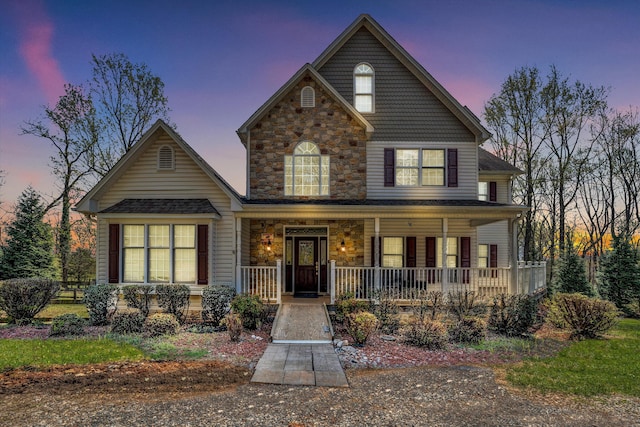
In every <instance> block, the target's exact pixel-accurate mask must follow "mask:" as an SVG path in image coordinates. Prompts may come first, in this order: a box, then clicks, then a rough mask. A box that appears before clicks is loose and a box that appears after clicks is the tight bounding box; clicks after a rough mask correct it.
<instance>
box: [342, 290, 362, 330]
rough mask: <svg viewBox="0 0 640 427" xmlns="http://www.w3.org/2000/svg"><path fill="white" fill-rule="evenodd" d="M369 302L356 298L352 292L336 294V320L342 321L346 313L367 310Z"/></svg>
mask: <svg viewBox="0 0 640 427" xmlns="http://www.w3.org/2000/svg"><path fill="white" fill-rule="evenodd" d="M368 309H369V303H368V302H367V301H363V300H357V299H356V298H355V296H354V295H353V293H352V292H347V293H344V294H340V295H338V297H337V298H336V321H338V322H340V323H342V322H344V321H345V318H346V316H347V315H348V314H351V313H357V312H359V311H367V310H368Z"/></svg>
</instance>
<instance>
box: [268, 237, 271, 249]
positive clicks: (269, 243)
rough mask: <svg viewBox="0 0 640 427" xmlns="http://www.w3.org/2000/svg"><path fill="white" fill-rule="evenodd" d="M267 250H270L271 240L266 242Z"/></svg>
mask: <svg viewBox="0 0 640 427" xmlns="http://www.w3.org/2000/svg"><path fill="white" fill-rule="evenodd" d="M267 250H268V251H270V250H271V239H269V240H267Z"/></svg>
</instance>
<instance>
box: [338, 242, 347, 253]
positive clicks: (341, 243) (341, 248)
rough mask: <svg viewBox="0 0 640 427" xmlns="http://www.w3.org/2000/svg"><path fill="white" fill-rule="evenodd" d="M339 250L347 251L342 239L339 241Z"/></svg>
mask: <svg viewBox="0 0 640 427" xmlns="http://www.w3.org/2000/svg"><path fill="white" fill-rule="evenodd" d="M340 250H341V251H342V252H346V251H347V248H346V247H345V246H344V239H342V242H340Z"/></svg>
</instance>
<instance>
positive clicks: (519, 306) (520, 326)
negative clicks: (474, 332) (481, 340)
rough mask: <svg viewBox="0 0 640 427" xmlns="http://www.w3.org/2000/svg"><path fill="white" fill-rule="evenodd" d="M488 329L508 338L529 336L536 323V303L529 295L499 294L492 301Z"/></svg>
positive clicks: (537, 324) (537, 323)
mask: <svg viewBox="0 0 640 427" xmlns="http://www.w3.org/2000/svg"><path fill="white" fill-rule="evenodd" d="M488 326H489V329H490V330H492V331H494V332H496V333H498V334H501V335H506V336H508V337H514V336H519V335H528V334H530V333H531V332H532V331H533V330H534V329H535V328H536V327H537V326H539V322H538V302H537V300H536V298H535V297H533V296H531V295H524V294H517V295H507V294H500V295H498V296H496V297H495V298H494V299H493V305H492V306H491V312H490V314H489V322H488Z"/></svg>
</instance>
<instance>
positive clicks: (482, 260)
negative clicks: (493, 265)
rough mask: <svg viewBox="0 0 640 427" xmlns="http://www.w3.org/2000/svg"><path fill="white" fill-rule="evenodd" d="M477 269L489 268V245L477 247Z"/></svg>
mask: <svg viewBox="0 0 640 427" xmlns="http://www.w3.org/2000/svg"><path fill="white" fill-rule="evenodd" d="M478 268H489V245H478Z"/></svg>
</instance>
